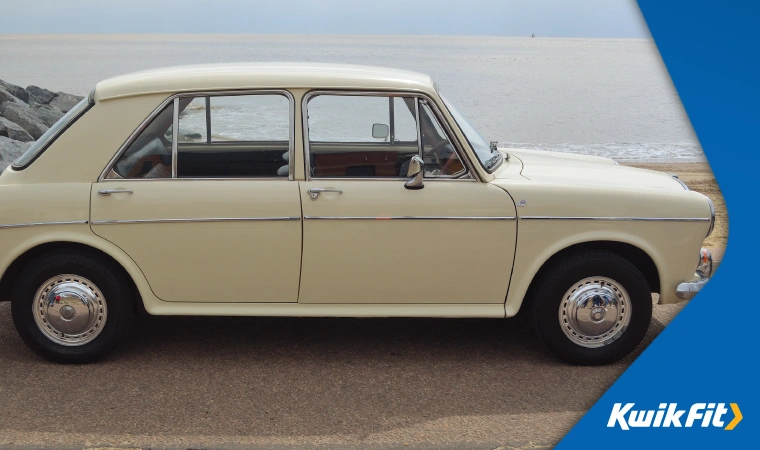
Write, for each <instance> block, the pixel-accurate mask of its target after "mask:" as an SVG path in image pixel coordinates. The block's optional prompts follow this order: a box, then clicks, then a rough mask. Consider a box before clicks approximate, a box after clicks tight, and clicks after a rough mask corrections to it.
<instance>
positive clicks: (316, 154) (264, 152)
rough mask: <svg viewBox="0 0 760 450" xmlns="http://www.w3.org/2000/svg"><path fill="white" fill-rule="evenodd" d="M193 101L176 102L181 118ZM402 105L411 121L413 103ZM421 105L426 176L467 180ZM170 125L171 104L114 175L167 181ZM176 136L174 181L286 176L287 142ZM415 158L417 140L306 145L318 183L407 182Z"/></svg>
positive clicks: (135, 143) (119, 163) (410, 100)
mask: <svg viewBox="0 0 760 450" xmlns="http://www.w3.org/2000/svg"><path fill="white" fill-rule="evenodd" d="M193 99H194V98H193V97H184V98H181V99H180V102H179V103H180V105H179V107H180V108H179V109H180V114H181V113H182V111H184V110H185V108H187V106H188V105H189V104H190V103H191V102H192V101H193ZM403 100H404V103H405V104H406V107H407V108H408V109H409V111H410V112H411V113H412V114H413V115H414V114H415V101H416V100H415V99H413V98H404V99H403ZM421 105H422V107H420V108H419V111H420V124H421V130H420V131H421V133H420V134H421V137H422V149H423V155H424V158H423V159H424V161H425V174H426V176H439V177H441V176H442V177H458V176H462V175H464V174H466V170H465V167H464V165H463V164H462V162H461V160H460V159H459V156H458V154H457V152H456V151H455V150H454V148H453V146H452V145H451V142H450V141H449V139H448V137H447V136H446V134H445V133H444V132H443V130H442V129H441V126H440V125H439V124H438V121H437V119H435V118H434V117H433V116H432V113H431V112H430V111H429V109H428V107H426V106H424V104H421ZM180 117H182V115H181V116H180ZM172 125H173V104H169V105H167V106H166V107H165V108H164V110H163V111H161V113H159V114H158V115H157V116H156V118H155V119H154V120H153V121H152V122H151V123H150V124H148V126H147V127H146V128H145V129H144V130H143V131H142V132H141V133H140V135H139V136H138V137H137V139H135V140H134V141H133V142H132V144H131V145H130V146H129V148H128V149H127V150H126V151H125V152H124V154H123V155H122V156H121V158H120V159H119V160H118V161H117V162H116V164H115V165H114V168H113V169H114V172H115V173H116V174H117V175H118V176H120V177H122V178H171V176H172V167H171V165H172V142H171V140H172V138H173V130H172ZM369 131H370V130H368V131H367V132H368V134H369ZM373 132H374V130H373ZM178 136H179V139H178V144H177V177H178V178H251V177H255V178H270V177H271V178H276V177H287V176H288V174H289V159H290V154H289V148H290V143H289V142H288V141H285V140H283V141H214V142H208V141H206V142H198V139H197V137H198V136H194V135H192V134H190V133H186V132H183V131H182V130H181V129H180V133H178ZM373 137H376V136H373ZM418 154H419V148H418V145H417V142H416V140H415V141H404V142H402V141H399V140H397V139H393V138H391V139H387V140H386V141H384V142H321V141H310V142H309V163H310V168H311V176H313V177H321V178H374V177H377V178H404V177H407V176H408V167H409V161H410V160H411V158H412V157H413V156H415V155H418Z"/></svg>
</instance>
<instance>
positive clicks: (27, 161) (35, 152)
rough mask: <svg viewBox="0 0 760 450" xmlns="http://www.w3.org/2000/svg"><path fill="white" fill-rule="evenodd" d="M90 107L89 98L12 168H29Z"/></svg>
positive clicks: (55, 126)
mask: <svg viewBox="0 0 760 450" xmlns="http://www.w3.org/2000/svg"><path fill="white" fill-rule="evenodd" d="M89 107H90V101H89V99H88V98H84V99H82V101H81V102H79V103H77V105H76V106H74V107H73V108H71V109H70V110H69V112H67V113H66V115H64V116H63V117H61V118H60V119H59V120H58V122H56V123H54V124H53V126H52V127H50V128H49V129H48V130H47V131H46V132H45V134H43V135H42V136H40V138H39V139H37V141H36V142H35V143H34V144H32V146H31V147H29V149H28V150H27V151H26V152H24V154H22V155H21V156H19V157H18V158H16V160H15V161H13V164H12V167H13V169H14V170H23V169H26V168H27V167H29V166H30V165H31V164H32V163H33V162H34V161H35V160H36V159H37V158H39V156H40V155H41V154H42V153H43V152H44V151H45V150H47V148H48V147H49V146H50V144H52V143H53V142H55V140H56V139H57V138H58V136H60V135H61V134H62V133H63V132H64V131H66V129H67V128H68V127H69V126H71V124H73V123H74V122H76V120H77V119H79V118H80V117H81V116H82V115H84V113H85V111H87V109H88V108H89Z"/></svg>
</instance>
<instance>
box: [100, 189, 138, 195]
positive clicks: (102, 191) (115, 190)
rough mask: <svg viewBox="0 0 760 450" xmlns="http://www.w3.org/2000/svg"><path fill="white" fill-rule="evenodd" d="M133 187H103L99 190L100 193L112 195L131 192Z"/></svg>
mask: <svg viewBox="0 0 760 450" xmlns="http://www.w3.org/2000/svg"><path fill="white" fill-rule="evenodd" d="M131 193H132V190H131V189H101V190H99V191H98V195H111V194H131Z"/></svg>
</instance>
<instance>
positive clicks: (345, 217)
mask: <svg viewBox="0 0 760 450" xmlns="http://www.w3.org/2000/svg"><path fill="white" fill-rule="evenodd" d="M304 219H305V220H516V219H517V218H516V217H512V216H472V217H453V216H305V217H304Z"/></svg>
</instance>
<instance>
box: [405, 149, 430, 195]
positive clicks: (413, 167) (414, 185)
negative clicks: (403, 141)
mask: <svg viewBox="0 0 760 450" xmlns="http://www.w3.org/2000/svg"><path fill="white" fill-rule="evenodd" d="M406 176H408V177H412V178H411V179H410V180H409V181H407V182H406V183H404V187H405V188H407V189H412V190H416V189H422V188H424V187H425V185H424V184H423V183H422V178H423V177H424V176H425V161H423V160H422V158H420V157H419V156H417V155H414V156H412V159H411V160H409V171H408V172H407V173H406Z"/></svg>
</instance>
